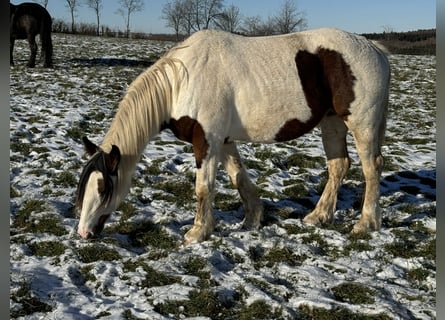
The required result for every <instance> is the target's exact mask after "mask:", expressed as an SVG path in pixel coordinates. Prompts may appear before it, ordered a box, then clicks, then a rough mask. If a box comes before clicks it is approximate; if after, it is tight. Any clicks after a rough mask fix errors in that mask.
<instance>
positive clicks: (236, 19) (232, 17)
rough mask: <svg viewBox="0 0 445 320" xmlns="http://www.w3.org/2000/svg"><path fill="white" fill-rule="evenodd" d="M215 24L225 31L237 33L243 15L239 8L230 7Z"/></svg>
mask: <svg viewBox="0 0 445 320" xmlns="http://www.w3.org/2000/svg"><path fill="white" fill-rule="evenodd" d="M215 24H216V26H217V27H218V28H220V29H221V30H224V31H229V32H232V33H233V32H236V31H237V30H238V28H239V26H240V24H241V14H240V10H239V8H238V7H236V6H235V5H233V4H232V5H230V6H229V7H228V8H226V9H224V10H223V12H222V13H221V14H220V15H219V16H218V17H217V18H216V20H215Z"/></svg>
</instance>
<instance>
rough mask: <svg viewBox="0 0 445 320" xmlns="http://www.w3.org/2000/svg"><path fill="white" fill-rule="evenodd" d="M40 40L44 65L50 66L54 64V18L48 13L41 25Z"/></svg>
mask: <svg viewBox="0 0 445 320" xmlns="http://www.w3.org/2000/svg"><path fill="white" fill-rule="evenodd" d="M40 28H41V29H40V41H41V42H42V54H43V57H44V59H45V60H44V66H45V67H47V68H49V67H52V65H53V42H52V39H51V31H52V30H51V29H52V19H51V16H50V15H49V14H48V15H47V16H46V17H45V18H44V19H43V21H42V23H41V25H40Z"/></svg>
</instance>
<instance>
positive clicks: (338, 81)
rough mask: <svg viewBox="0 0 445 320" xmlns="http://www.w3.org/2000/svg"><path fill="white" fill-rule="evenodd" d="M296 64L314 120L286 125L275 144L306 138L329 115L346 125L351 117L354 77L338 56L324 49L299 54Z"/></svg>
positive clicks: (304, 51) (311, 118) (293, 120)
mask: <svg viewBox="0 0 445 320" xmlns="http://www.w3.org/2000/svg"><path fill="white" fill-rule="evenodd" d="M295 64H296V66H297V71H298V76H299V77H300V81H301V86H302V88H303V92H304V96H305V98H306V102H307V104H308V106H309V107H310V108H311V112H312V116H311V117H310V119H309V120H308V121H307V122H302V121H300V120H298V119H291V120H289V121H287V122H286V123H285V124H284V126H283V127H282V128H281V129H280V130H279V132H278V133H277V134H276V135H275V141H287V140H291V139H295V138H297V137H299V136H301V135H303V134H305V133H306V132H308V131H310V130H312V129H313V128H314V127H315V126H316V125H317V124H318V123H319V122H320V120H321V119H322V118H323V116H325V115H327V114H328V115H329V114H336V115H338V116H340V117H342V118H343V120H345V121H346V120H347V117H348V115H350V114H351V112H350V111H349V107H350V104H351V102H352V101H354V99H355V95H354V91H353V85H354V81H355V77H354V75H353V74H352V71H351V68H350V66H349V65H348V64H347V63H346V62H345V60H344V59H343V57H342V55H341V54H340V53H339V52H337V51H334V50H329V49H324V48H320V49H319V50H318V51H317V52H316V53H310V52H308V51H306V50H300V51H298V52H297V55H296V56H295Z"/></svg>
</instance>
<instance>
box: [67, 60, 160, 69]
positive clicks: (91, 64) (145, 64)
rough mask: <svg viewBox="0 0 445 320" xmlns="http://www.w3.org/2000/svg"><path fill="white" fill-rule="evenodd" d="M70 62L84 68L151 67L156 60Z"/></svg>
mask: <svg viewBox="0 0 445 320" xmlns="http://www.w3.org/2000/svg"><path fill="white" fill-rule="evenodd" d="M68 62H70V63H72V64H74V65H78V66H83V67H101V66H103V67H118V66H122V67H146V68H148V67H150V66H151V65H152V64H153V63H154V62H155V61H154V60H137V59H127V58H91V59H87V58H73V59H70V60H68Z"/></svg>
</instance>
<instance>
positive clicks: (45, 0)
mask: <svg viewBox="0 0 445 320" xmlns="http://www.w3.org/2000/svg"><path fill="white" fill-rule="evenodd" d="M34 2H37V3H40V4H41V5H42V6H44V7H45V8H46V7H47V6H48V0H34Z"/></svg>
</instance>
